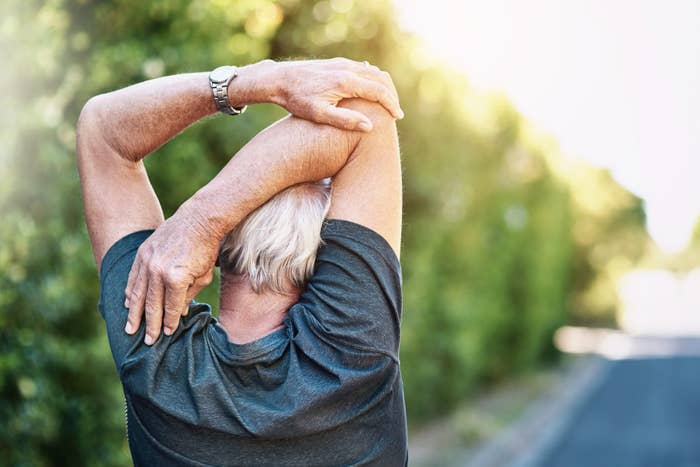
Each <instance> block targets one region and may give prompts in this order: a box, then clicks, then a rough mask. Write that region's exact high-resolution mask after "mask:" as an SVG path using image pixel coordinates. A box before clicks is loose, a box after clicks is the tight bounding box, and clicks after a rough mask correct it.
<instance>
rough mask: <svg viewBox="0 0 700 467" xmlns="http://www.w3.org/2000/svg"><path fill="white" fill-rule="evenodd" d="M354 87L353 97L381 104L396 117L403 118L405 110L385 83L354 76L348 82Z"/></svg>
mask: <svg viewBox="0 0 700 467" xmlns="http://www.w3.org/2000/svg"><path fill="white" fill-rule="evenodd" d="M348 84H349V85H350V87H351V89H352V92H353V97H359V98H362V99H365V100H368V101H371V102H377V103H379V104H381V106H382V107H384V108H385V109H386V110H387V111H388V112H389V113H390V114H391V115H392V116H393V117H394V118H402V117H403V111H402V110H401V108H400V107H399V102H398V100H397V99H396V98H395V97H394V95H393V94H392V93H391V92H390V91H389V88H387V87H386V86H385V85H383V84H379V83H377V82H376V81H372V80H369V79H367V78H361V77H359V76H354V77H353V78H351V80H350V83H348Z"/></svg>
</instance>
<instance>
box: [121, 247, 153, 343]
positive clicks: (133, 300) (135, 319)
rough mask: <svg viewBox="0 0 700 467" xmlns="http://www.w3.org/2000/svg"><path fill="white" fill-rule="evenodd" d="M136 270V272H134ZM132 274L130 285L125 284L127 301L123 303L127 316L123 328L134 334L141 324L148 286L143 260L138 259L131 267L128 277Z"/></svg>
mask: <svg viewBox="0 0 700 467" xmlns="http://www.w3.org/2000/svg"><path fill="white" fill-rule="evenodd" d="M134 271H136V272H134ZM132 275H133V278H134V279H133V281H131V279H130V281H131V282H130V284H131V285H130V286H127V292H126V297H127V302H128V303H126V304H125V305H126V306H127V307H128V308H129V316H128V317H127V321H126V327H125V328H124V330H125V331H126V332H127V334H134V333H135V332H136V331H137V330H138V329H139V327H140V326H141V318H142V317H143V309H144V304H145V302H146V292H147V290H148V289H147V287H148V276H147V274H146V273H145V267H144V266H143V262H142V261H140V260H138V259H137V261H136V262H135V263H134V266H133V267H132V268H131V273H130V274H129V277H130V278H131V277H132Z"/></svg>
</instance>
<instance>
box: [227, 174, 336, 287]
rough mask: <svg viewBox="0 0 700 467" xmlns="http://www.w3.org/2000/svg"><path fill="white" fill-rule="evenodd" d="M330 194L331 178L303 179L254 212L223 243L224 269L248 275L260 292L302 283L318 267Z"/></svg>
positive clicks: (228, 273) (234, 274) (247, 278)
mask: <svg viewBox="0 0 700 467" xmlns="http://www.w3.org/2000/svg"><path fill="white" fill-rule="evenodd" d="M330 194H331V186H330V181H329V180H328V179H325V180H322V181H320V182H314V183H302V184H299V185H295V186H292V187H290V188H287V189H286V190H284V191H282V192H280V193H278V194H277V195H275V196H274V197H273V198H271V199H270V200H268V201H267V202H266V203H265V204H263V205H262V206H260V207H259V208H258V209H256V210H255V211H253V212H252V213H250V214H249V215H248V217H246V218H245V219H244V220H243V221H242V222H241V223H239V224H238V225H237V226H236V228H235V229H233V230H232V231H231V232H229V234H228V235H227V236H226V237H225V238H224V240H223V242H222V243H221V251H220V253H219V265H220V267H221V272H222V274H223V275H224V276H226V275H232V276H238V277H239V278H240V279H243V280H247V281H248V283H249V285H250V287H251V288H252V290H253V291H255V292H256V293H263V292H274V293H278V294H289V293H294V292H296V291H299V290H301V289H303V288H304V286H305V285H306V282H307V281H308V280H309V278H310V277H311V274H312V273H313V270H314V264H315V262H316V253H317V251H318V248H319V246H320V245H321V226H322V225H323V220H324V219H325V217H326V215H327V214H328V209H329V208H330V200H331V196H330Z"/></svg>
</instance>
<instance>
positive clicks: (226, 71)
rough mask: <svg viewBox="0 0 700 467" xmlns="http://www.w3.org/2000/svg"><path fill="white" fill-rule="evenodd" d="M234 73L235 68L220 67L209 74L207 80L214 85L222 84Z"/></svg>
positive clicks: (228, 66)
mask: <svg viewBox="0 0 700 467" xmlns="http://www.w3.org/2000/svg"><path fill="white" fill-rule="evenodd" d="M235 72H236V67H233V66H230V65H224V66H220V67H219V68H216V69H215V70H214V71H212V72H211V73H210V74H209V79H211V80H212V81H214V82H215V83H223V82H226V81H228V80H229V79H230V78H231V76H233V74H234V73H235Z"/></svg>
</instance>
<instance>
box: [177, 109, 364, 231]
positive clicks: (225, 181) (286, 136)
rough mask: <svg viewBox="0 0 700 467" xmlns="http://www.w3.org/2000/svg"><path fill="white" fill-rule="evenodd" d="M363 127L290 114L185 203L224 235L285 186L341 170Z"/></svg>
mask: <svg viewBox="0 0 700 467" xmlns="http://www.w3.org/2000/svg"><path fill="white" fill-rule="evenodd" d="M361 137H362V134H361V133H358V132H352V131H346V130H340V129H337V128H333V127H331V126H327V125H320V124H316V123H312V122H309V121H306V120H302V119H299V118H296V117H291V116H290V117H287V118H284V119H282V120H280V121H279V122H277V123H275V124H274V125H272V126H270V127H268V128H267V129H265V130H264V131H262V132H261V133H259V134H258V135H257V136H256V137H255V138H253V139H252V140H251V141H250V142H249V143H248V144H247V145H246V146H244V147H243V148H242V149H241V150H240V151H239V153H238V154H237V155H236V157H234V158H233V159H231V161H229V163H228V164H227V165H226V166H225V167H224V168H223V169H222V170H221V172H219V174H218V175H217V176H216V177H215V178H214V179H213V180H212V181H211V182H209V183H208V184H207V185H205V186H204V187H203V188H202V189H200V190H199V191H198V192H197V193H196V194H195V195H194V196H193V197H192V198H191V199H190V200H188V201H187V202H186V203H185V204H183V206H182V207H181V210H182V213H185V214H186V217H188V218H190V219H192V221H193V222H194V224H195V226H197V227H199V228H201V229H202V230H203V231H204V232H206V235H211V236H214V237H215V238H217V239H221V238H223V237H224V235H226V233H228V232H229V231H230V230H231V229H232V228H233V227H235V225H236V224H238V223H239V222H240V221H241V220H243V219H244V218H245V216H247V215H248V214H249V213H250V212H252V211H253V210H254V209H256V208H257V207H258V206H260V205H262V204H263V203H265V201H267V200H268V199H270V198H271V197H273V196H274V195H275V194H277V193H279V192H280V191H282V190H284V189H286V188H288V187H290V186H292V185H296V184H298V183H303V182H308V181H316V180H321V179H323V178H325V177H331V176H333V175H335V174H336V173H338V172H339V171H340V169H341V168H343V167H344V166H345V164H346V163H347V162H348V161H349V160H350V159H351V156H352V153H353V150H354V148H355V146H356V145H357V143H358V141H359V140H360V138H361Z"/></svg>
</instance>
